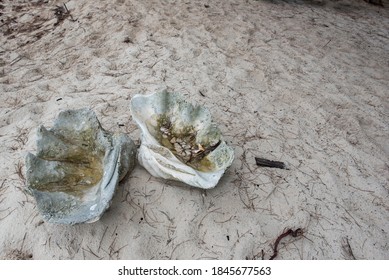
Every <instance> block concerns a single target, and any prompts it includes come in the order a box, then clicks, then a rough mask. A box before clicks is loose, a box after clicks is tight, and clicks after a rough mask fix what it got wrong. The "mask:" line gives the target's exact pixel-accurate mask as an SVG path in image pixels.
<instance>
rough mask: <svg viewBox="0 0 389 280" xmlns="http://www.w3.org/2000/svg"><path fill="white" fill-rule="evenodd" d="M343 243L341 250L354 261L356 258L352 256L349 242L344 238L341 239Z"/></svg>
mask: <svg viewBox="0 0 389 280" xmlns="http://www.w3.org/2000/svg"><path fill="white" fill-rule="evenodd" d="M343 241H344V245H343V249H344V250H345V251H346V252H347V253H348V254H349V255H350V256H351V258H352V259H353V260H356V259H357V258H356V257H355V256H354V253H353V250H352V249H351V246H350V242H349V241H348V238H347V237H345V238H344V239H343Z"/></svg>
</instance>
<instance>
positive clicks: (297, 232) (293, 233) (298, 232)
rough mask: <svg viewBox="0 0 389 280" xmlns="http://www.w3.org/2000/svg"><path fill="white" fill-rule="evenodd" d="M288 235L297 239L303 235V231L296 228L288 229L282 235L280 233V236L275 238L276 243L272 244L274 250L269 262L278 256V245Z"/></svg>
mask: <svg viewBox="0 0 389 280" xmlns="http://www.w3.org/2000/svg"><path fill="white" fill-rule="evenodd" d="M288 235H291V236H292V237H299V236H301V235H303V230H302V229H301V228H298V229H296V230H292V229H288V230H287V231H285V232H284V233H282V234H281V235H280V236H278V237H277V239H276V242H274V248H273V255H272V256H271V257H270V259H269V260H274V259H275V257H277V255H278V244H279V243H280V241H281V240H282V239H283V238H285V237H287V236H288Z"/></svg>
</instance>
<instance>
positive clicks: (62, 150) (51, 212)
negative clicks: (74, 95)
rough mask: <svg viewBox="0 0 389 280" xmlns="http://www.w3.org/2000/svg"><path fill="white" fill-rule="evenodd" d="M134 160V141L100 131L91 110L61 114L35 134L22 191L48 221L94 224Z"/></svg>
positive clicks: (70, 111)
mask: <svg viewBox="0 0 389 280" xmlns="http://www.w3.org/2000/svg"><path fill="white" fill-rule="evenodd" d="M135 157H136V147H135V144H134V142H133V141H132V140H131V139H130V138H128V137H127V136H126V135H124V134H112V133H109V132H107V131H105V130H104V129H103V128H102V127H101V125H100V122H99V121H98V119H97V117H96V115H95V113H94V112H93V111H92V110H90V109H80V110H68V111H63V112H61V113H60V114H59V116H58V118H57V119H56V121H55V123H54V126H53V128H52V129H49V130H47V129H46V128H45V127H44V126H41V127H39V129H38V132H37V154H36V156H35V155H33V154H31V153H28V155H27V156H26V180H27V190H28V191H30V192H31V193H32V195H33V196H34V197H35V199H36V202H37V205H38V209H39V211H40V212H41V214H42V215H43V217H44V219H45V220H47V221H49V222H53V223H63V224H76V223H84V222H94V221H97V220H98V219H99V218H100V217H101V215H102V214H103V213H104V211H105V210H106V209H107V208H108V207H109V205H110V202H111V199H112V197H113V194H114V192H115V189H116V186H117V185H118V183H119V181H120V180H121V179H123V177H124V176H125V175H126V174H127V172H129V171H130V170H132V169H133V168H134V166H135Z"/></svg>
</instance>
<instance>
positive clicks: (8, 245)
mask: <svg viewBox="0 0 389 280" xmlns="http://www.w3.org/2000/svg"><path fill="white" fill-rule="evenodd" d="M383 2H384V3H383V4H384V7H382V6H376V5H371V4H368V3H367V2H365V1H362V0H360V1H351V0H350V1H346V0H344V1H343V0H340V1H326V0H322V1H320V0H316V1H313V0H312V1H297V0H296V1H275V0H274V1H270V0H267V1H265V0H258V1H255V0H215V1H206V0H202V1H189V0H188V1H178V0H177V1H175V0H169V1H162V0H159V1H157V0H145V1H130V0H126V1H125V0H121V1H120V0H117V1H113V0H112V1H108V0H103V1H69V2H66V7H67V9H68V11H67V10H66V9H65V7H64V6H63V2H62V1H27V0H24V1H23V0H20V1H11V0H4V1H1V3H0V4H1V6H0V7H1V8H0V13H1V24H0V26H1V27H0V28H1V36H0V67H1V68H0V141H1V146H0V186H1V188H0V258H1V259H261V258H262V257H263V258H264V259H269V258H270V256H271V255H272V254H273V246H274V243H275V241H276V239H277V237H278V236H279V235H280V234H282V233H283V232H285V231H287V230H288V229H292V230H296V229H299V228H300V229H301V230H302V235H298V236H296V237H293V236H291V235H289V236H287V237H285V238H283V239H282V240H281V242H280V244H279V246H278V255H277V257H276V259H305V260H306V259H389V244H388V241H389V215H388V213H389V200H388V198H389V168H388V159H389V141H388V140H389V98H388V97H389V64H388V63H389V9H388V7H389V2H388V1H383ZM54 9H56V11H54ZM163 89H168V90H171V91H174V92H179V93H181V94H182V95H184V96H185V98H187V100H188V101H190V102H192V103H197V104H201V105H204V106H207V107H208V108H209V109H210V110H211V112H212V116H213V118H214V120H215V121H216V122H217V123H218V124H219V125H220V128H221V130H222V132H223V135H224V138H225V139H226V140H227V142H228V144H229V145H230V146H232V147H233V148H234V150H235V156H236V159H235V161H234V162H233V164H232V166H231V167H230V168H229V169H228V170H227V171H226V173H225V176H224V177H223V178H222V179H221V181H220V182H219V184H218V186H216V187H215V188H214V189H211V190H207V191H204V190H201V189H196V188H192V187H188V186H185V185H183V184H180V183H177V182H172V181H166V180H162V179H157V178H154V177H152V176H150V175H149V173H148V172H147V171H146V170H145V169H144V168H143V167H141V166H139V164H138V165H137V166H136V168H135V170H134V171H133V172H132V173H131V174H130V175H129V176H128V177H127V178H126V179H125V180H123V181H122V182H121V183H120V185H119V187H118V190H117V192H116V195H115V197H114V200H113V203H112V206H111V208H110V210H109V211H108V212H106V213H105V214H104V216H103V217H102V218H101V219H100V220H99V221H97V222H95V223H92V224H80V225H74V226H65V225H55V224H50V223H47V222H44V221H43V220H42V217H41V216H40V214H39V213H38V210H37V207H36V204H35V200H34V198H33V197H31V196H30V195H28V194H26V193H25V192H24V191H23V189H24V185H25V184H24V183H25V182H24V172H25V168H24V157H25V155H26V153H27V152H29V151H30V152H33V151H34V150H35V149H36V146H35V141H36V129H37V127H38V126H39V125H41V124H43V125H45V126H47V127H50V126H52V124H53V121H54V119H55V118H56V116H57V115H58V113H59V112H60V111H61V110H65V109H77V108H83V107H89V108H92V109H93V110H94V111H95V112H96V114H97V116H98V118H99V119H100V121H101V123H102V126H103V127H104V128H105V129H107V130H110V131H113V132H125V133H127V134H128V135H129V136H130V137H131V138H132V139H133V140H134V141H135V142H136V143H138V144H139V138H140V135H139V129H138V128H137V126H136V125H135V123H134V121H133V120H132V118H131V113H130V111H129V100H130V99H131V97H132V96H134V95H135V94H137V93H141V94H148V93H153V92H157V91H161V90H163ZM255 157H263V158H267V159H270V160H278V161H283V162H285V163H286V164H287V165H288V166H289V169H277V168H266V167H258V166H256V164H255Z"/></svg>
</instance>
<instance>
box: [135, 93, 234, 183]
mask: <svg viewBox="0 0 389 280" xmlns="http://www.w3.org/2000/svg"><path fill="white" fill-rule="evenodd" d="M131 113H132V116H133V119H134V120H135V121H136V122H137V124H138V126H139V127H140V129H141V132H142V139H141V146H140V148H139V151H138V160H139V163H140V164H141V165H142V166H144V167H145V168H146V170H148V171H149V172H150V173H151V174H152V175H153V176H155V177H161V178H165V179H172V180H177V181H181V182H184V183H186V184H188V185H191V186H194V187H199V188H204V189H209V188H213V187H215V186H216V185H217V183H218V181H219V179H220V178H221V176H222V175H223V174H224V172H225V170H226V169H227V168H228V167H229V166H230V165H231V163H232V161H233V159H234V152H233V150H232V148H230V147H228V146H227V144H226V143H225V141H224V140H223V139H222V135H221V132H220V130H219V128H218V127H217V125H216V124H215V123H213V122H212V120H211V114H210V112H209V111H208V109H206V108H205V107H202V106H194V105H192V104H190V103H188V102H186V101H185V100H184V99H183V97H182V96H180V95H179V94H176V93H169V92H167V91H163V92H160V93H155V94H151V95H136V96H134V97H133V98H132V99H131Z"/></svg>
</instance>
